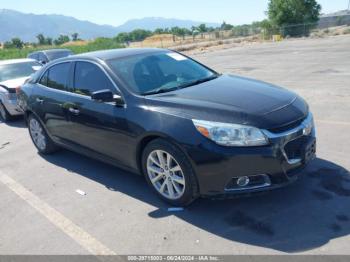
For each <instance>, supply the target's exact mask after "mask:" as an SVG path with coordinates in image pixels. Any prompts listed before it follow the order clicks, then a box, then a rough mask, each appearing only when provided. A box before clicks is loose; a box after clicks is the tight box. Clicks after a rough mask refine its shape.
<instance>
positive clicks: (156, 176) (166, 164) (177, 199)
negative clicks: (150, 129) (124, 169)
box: [142, 139, 198, 206]
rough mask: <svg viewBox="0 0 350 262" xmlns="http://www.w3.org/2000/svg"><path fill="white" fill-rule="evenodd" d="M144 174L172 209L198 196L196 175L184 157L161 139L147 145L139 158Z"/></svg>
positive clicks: (184, 204)
mask: <svg viewBox="0 0 350 262" xmlns="http://www.w3.org/2000/svg"><path fill="white" fill-rule="evenodd" d="M142 166H143V172H144V174H145V177H146V180H147V182H148V183H149V185H150V186H151V187H152V188H153V190H154V191H155V192H156V193H157V194H158V196H160V197H161V198H162V199H163V200H165V201H166V202H168V203H170V204H171V205H174V206H186V205H188V204H190V203H191V202H192V201H193V200H194V199H195V198H196V197H197V195H198V185H197V180H196V178H195V174H194V172H193V170H192V167H191V164H190V162H189V160H188V159H187V157H186V156H185V155H184V154H183V152H181V151H180V150H179V149H178V148H177V147H176V146H175V145H173V144H172V143H169V142H168V141H166V140H164V139H156V140H154V141H152V142H151V143H149V144H148V145H147V147H146V148H145V150H144V152H143V156H142Z"/></svg>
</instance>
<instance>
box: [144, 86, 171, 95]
mask: <svg viewBox="0 0 350 262" xmlns="http://www.w3.org/2000/svg"><path fill="white" fill-rule="evenodd" d="M176 89H178V88H177V87H172V88H166V87H160V88H158V89H155V90H151V91H147V92H144V93H142V95H144V96H145V95H146V96H147V95H155V94H161V93H166V92H170V91H174V90H176Z"/></svg>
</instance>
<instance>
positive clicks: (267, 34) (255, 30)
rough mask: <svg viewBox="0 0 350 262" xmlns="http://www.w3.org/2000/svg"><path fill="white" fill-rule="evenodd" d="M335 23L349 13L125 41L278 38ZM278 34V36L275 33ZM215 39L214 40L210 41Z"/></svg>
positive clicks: (162, 43) (346, 22)
mask: <svg viewBox="0 0 350 262" xmlns="http://www.w3.org/2000/svg"><path fill="white" fill-rule="evenodd" d="M337 26H350V15H345V16H330V17H324V18H321V19H320V21H319V22H318V23H305V24H293V25H286V26H282V27H272V28H262V27H259V26H254V24H252V25H242V26H236V27H234V28H233V29H232V30H214V31H212V32H194V33H193V34H191V35H180V36H179V35H173V34H159V35H154V36H151V37H149V38H147V39H146V40H144V41H142V42H132V43H128V45H129V46H130V47H161V48H170V47H173V46H186V45H195V44H197V45H199V46H200V45H201V44H202V45H203V46H205V45H206V43H208V46H209V45H210V42H211V43H212V44H213V45H215V44H223V43H225V42H226V41H225V40H228V39H231V40H232V41H234V39H243V40H244V39H246V40H247V41H250V40H276V41H278V40H280V39H283V38H289V37H308V36H310V35H311V34H318V33H320V32H321V33H322V32H327V30H329V28H332V27H337ZM276 36H277V37H276ZM213 42H214V43H213Z"/></svg>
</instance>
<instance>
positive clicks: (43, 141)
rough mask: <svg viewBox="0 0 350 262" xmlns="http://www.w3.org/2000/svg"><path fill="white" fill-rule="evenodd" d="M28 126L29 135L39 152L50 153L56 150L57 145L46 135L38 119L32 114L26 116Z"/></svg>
mask: <svg viewBox="0 0 350 262" xmlns="http://www.w3.org/2000/svg"><path fill="white" fill-rule="evenodd" d="M28 127H29V134H30V137H31V139H32V141H33V143H34V145H35V147H36V148H37V149H38V151H39V153H42V154H51V153H53V152H55V151H57V149H58V147H57V146H56V145H55V143H54V142H53V141H52V140H51V138H50V137H49V136H48V135H47V133H46V131H45V129H44V127H43V126H42V124H41V123H40V121H39V120H38V119H37V118H36V117H35V116H34V115H32V114H31V115H29V117H28Z"/></svg>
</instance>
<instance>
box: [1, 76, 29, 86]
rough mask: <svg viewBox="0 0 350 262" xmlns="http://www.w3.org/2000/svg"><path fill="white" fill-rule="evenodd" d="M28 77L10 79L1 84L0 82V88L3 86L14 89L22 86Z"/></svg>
mask: <svg viewBox="0 0 350 262" xmlns="http://www.w3.org/2000/svg"><path fill="white" fill-rule="evenodd" d="M28 78H29V77H21V78H16V79H11V80H6V81H3V82H0V86H5V87H7V88H16V87H19V86H21V85H23V84H24V82H25V81H26V80H27V79H28Z"/></svg>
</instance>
